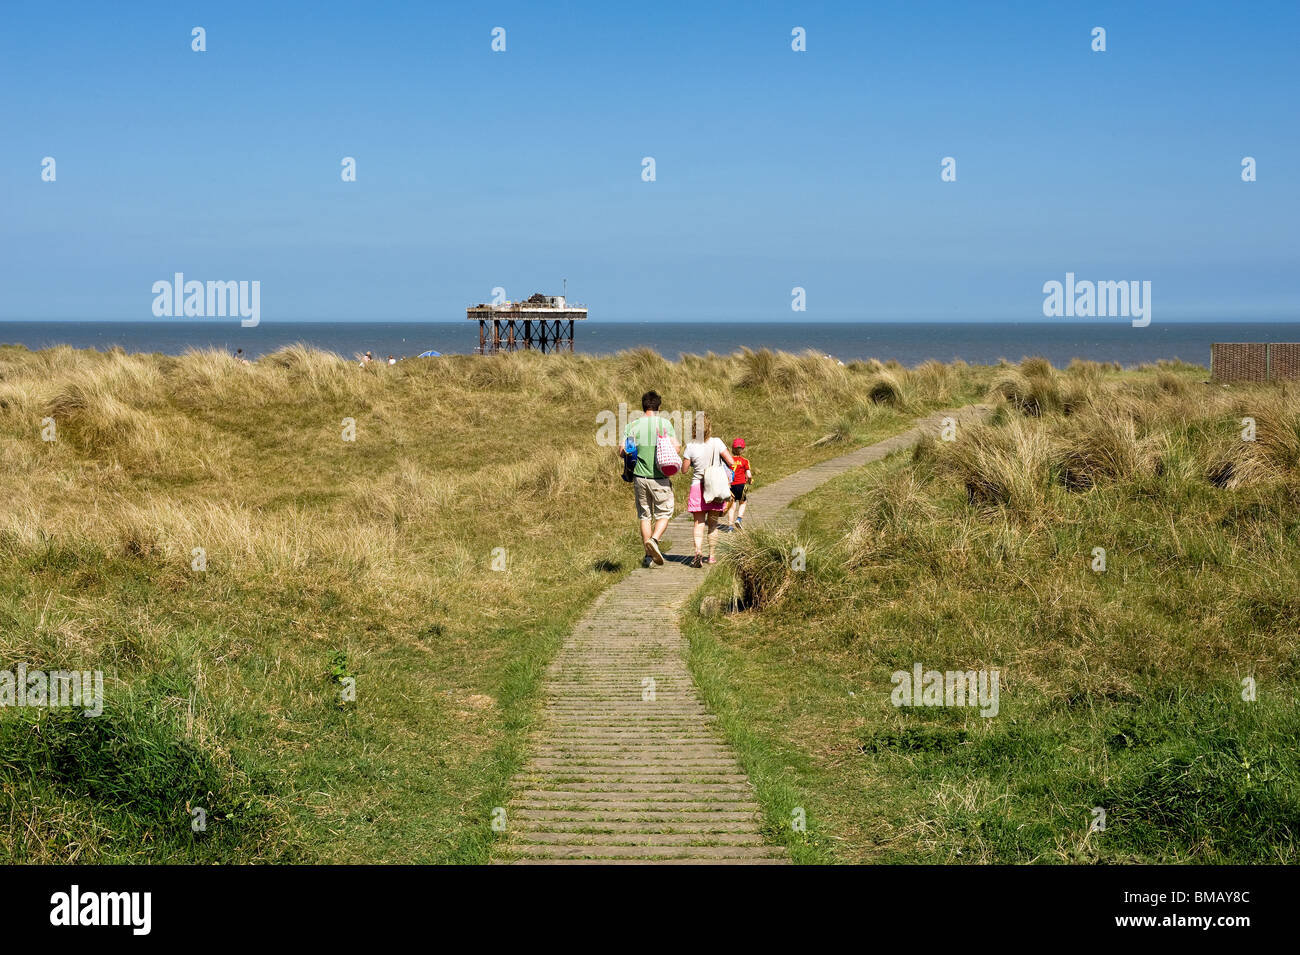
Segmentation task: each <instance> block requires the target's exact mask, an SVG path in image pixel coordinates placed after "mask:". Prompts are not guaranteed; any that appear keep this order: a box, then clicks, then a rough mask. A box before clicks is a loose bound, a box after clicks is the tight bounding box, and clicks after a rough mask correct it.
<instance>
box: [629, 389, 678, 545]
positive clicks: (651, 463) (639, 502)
mask: <svg viewBox="0 0 1300 955" xmlns="http://www.w3.org/2000/svg"><path fill="white" fill-rule="evenodd" d="M662 402H663V399H662V398H660V397H659V394H658V392H655V391H647V392H646V393H645V394H644V395H642V396H641V410H642V411H644V412H645V414H643V415H642V416H641V417H639V418H637V419H636V420H635V421H632V422H629V424H628V426H627V431H626V433H625V434H624V435H623V437H624V441H623V446H622V447H621V448H619V449H618V453H619V455H620V456H621V457H623V458H627V457H629V456H630V455H631V454H635V456H636V467H635V468H634V469H633V471H632V488H633V491H634V492H635V500H636V516H637V520H638V521H639V522H640V525H641V543H642V544H643V545H644V546H645V560H644V562H643V566H646V567H648V566H650V562H651V561H653V562H654V563H656V564H660V565H662V564H663V562H664V554H663V536H664V531H666V530H668V521H669V519H670V518H671V517H672V516H673V507H674V505H675V504H676V502H675V501H674V500H673V482H672V481H671V480H670V479H669V478H668V476H667V475H666V474H664V472H663V471H661V470H659V464H658V462H657V461H656V460H655V445H656V443H657V442H658V440H659V438H660V437H661V436H663V435H667V436H668V437H669V438H671V439H672V442H673V444H674V445H676V447H677V453H678V454H681V453H682V443H681V442H680V441H678V440H677V432H676V431H675V430H673V423H672V422H671V421H669V420H668V419H667V418H663V417H660V415H659V407H660V405H661V404H662Z"/></svg>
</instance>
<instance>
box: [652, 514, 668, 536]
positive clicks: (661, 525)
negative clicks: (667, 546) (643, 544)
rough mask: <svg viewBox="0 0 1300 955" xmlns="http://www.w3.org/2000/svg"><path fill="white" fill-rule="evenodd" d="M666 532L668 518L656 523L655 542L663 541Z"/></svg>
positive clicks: (660, 519)
mask: <svg viewBox="0 0 1300 955" xmlns="http://www.w3.org/2000/svg"><path fill="white" fill-rule="evenodd" d="M666 530H668V518H666V517H661V518H659V520H657V521H655V533H654V538H655V540H657V541H658V540H663V539H664V531H666Z"/></svg>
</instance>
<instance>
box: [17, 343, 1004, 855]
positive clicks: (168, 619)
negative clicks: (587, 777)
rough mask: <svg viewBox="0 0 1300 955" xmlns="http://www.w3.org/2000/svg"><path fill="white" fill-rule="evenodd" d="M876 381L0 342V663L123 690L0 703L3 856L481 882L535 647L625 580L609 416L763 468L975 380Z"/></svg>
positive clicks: (762, 587) (709, 363)
mask: <svg viewBox="0 0 1300 955" xmlns="http://www.w3.org/2000/svg"><path fill="white" fill-rule="evenodd" d="M891 374H894V375H896V376H897V377H898V379H899V385H900V387H901V388H902V390H903V393H904V399H905V402H906V407H905V408H904V406H899V407H897V408H896V407H894V406H892V405H877V404H875V403H874V402H873V401H872V400H871V398H870V396H869V394H868V387H867V384H868V380H869V378H870V375H871V372H868V371H867V370H865V369H850V368H849V367H848V366H842V365H839V364H838V363H837V362H834V361H828V360H827V359H826V358H825V357H824V356H819V355H812V354H804V355H785V354H778V353H772V352H755V353H745V354H740V355H731V356H717V355H706V356H687V357H685V358H683V359H682V360H681V361H677V362H669V361H665V360H664V359H663V358H661V357H660V356H658V355H657V354H655V353H653V352H651V351H649V350H645V349H641V350H637V351H632V352H627V353H624V354H622V355H619V356H614V357H612V358H602V359H597V358H592V357H588V356H582V355H545V356H543V355H539V354H535V353H515V354H507V355H498V356H493V357H478V356H453V357H448V358H443V359H433V360H418V361H417V360H408V361H404V362H401V363H399V364H398V365H396V366H394V367H387V366H381V365H372V366H367V367H360V366H359V365H358V364H357V362H355V361H348V360H345V359H342V358H340V357H338V356H335V355H331V354H328V353H324V352H320V351H317V350H315V349H312V348H309V347H306V346H304V345H293V346H289V347H286V348H282V349H279V350H278V351H275V352H273V353H271V354H268V355H264V356H262V357H261V358H260V359H258V360H257V361H255V362H251V363H245V362H241V361H237V360H235V359H234V358H232V357H231V356H230V355H228V354H225V353H222V352H218V351H190V352H188V353H186V354H183V355H179V356H163V355H129V354H127V353H125V352H123V351H120V350H114V351H109V352H95V351H81V350H76V349H71V348H54V349H48V350H43V351H38V352H32V351H28V350H27V349H24V348H13V347H0V466H3V468H4V473H5V481H6V485H5V492H6V507H5V508H4V510H3V511H2V512H0V658H3V660H2V661H0V669H12V668H13V667H14V666H16V665H17V664H18V663H20V662H22V663H26V664H27V665H28V666H29V667H37V666H39V667H43V668H47V669H48V668H58V667H66V668H74V667H75V668H83V669H84V668H90V669H99V670H102V671H103V672H104V673H105V675H106V683H107V685H108V686H109V687H110V688H111V690H110V692H109V698H108V700H107V701H106V714H105V717H103V718H101V720H102V721H101V722H94V721H89V720H88V719H87V718H84V717H81V716H77V715H75V714H73V715H67V714H63V713H52V714H44V716H49V717H51V718H50V719H46V718H44V716H42V717H41V718H40V719H36V720H28V719H26V718H25V717H26V716H28V715H30V714H22V713H18V714H15V713H14V712H13V711H12V710H9V709H5V710H0V748H2V749H3V751H4V752H5V754H6V758H5V759H4V760H0V858H3V859H4V860H5V861H20V862H21V861H40V862H55V861H77V862H270V861H298V860H302V861H315V862H362V861H364V862H378V861H394V862H425V861H435V862H438V861H483V860H484V859H486V858H487V854H488V852H489V850H490V848H491V846H492V840H493V838H494V835H493V833H492V831H491V829H490V826H489V820H490V815H491V809H492V807H494V806H497V805H503V804H504V800H506V799H508V796H509V780H510V778H511V776H512V775H513V773H514V772H515V770H516V768H517V767H518V765H519V763H520V760H521V759H522V758H523V754H524V752H525V746H526V741H527V737H528V733H529V730H530V728H531V726H532V721H533V720H534V719H535V714H536V707H537V687H538V685H539V681H540V680H541V675H542V674H543V673H544V672H545V666H546V664H547V662H548V661H549V659H550V656H551V654H552V653H553V652H554V651H555V649H556V647H557V646H558V644H559V641H560V639H561V638H562V636H563V634H564V632H565V631H566V629H567V628H568V627H569V626H570V625H571V624H572V623H573V621H574V620H575V619H576V617H577V615H578V614H579V613H581V611H582V610H583V608H584V607H585V606H587V605H588V603H589V602H590V601H591V600H592V599H593V598H594V596H595V595H596V594H597V593H599V592H600V590H601V589H603V588H604V587H606V586H607V585H608V583H609V582H610V580H611V579H613V578H614V577H616V576H617V575H619V574H622V573H626V572H629V571H630V570H631V569H632V568H633V567H634V566H635V565H636V564H637V562H638V558H637V555H638V554H639V552H640V548H639V544H638V542H637V540H638V538H637V533H636V530H635V525H634V522H633V521H632V520H631V506H630V502H629V491H628V488H627V486H626V485H624V484H623V483H622V482H621V481H620V480H619V479H618V473H619V468H618V464H617V461H616V459H615V457H614V450H613V449H614V446H615V445H616V444H617V443H618V438H619V437H620V435H619V434H618V433H617V431H618V416H619V414H620V405H623V406H624V409H625V410H626V409H631V410H632V411H633V412H635V411H636V410H637V409H638V401H639V398H640V395H641V393H642V392H643V391H646V390H648V389H651V388H653V389H655V390H657V391H659V392H660V393H661V394H662V395H663V396H664V403H665V410H666V411H668V412H669V413H670V414H672V413H677V414H679V415H680V414H681V413H682V412H684V411H691V412H694V411H707V412H709V413H710V415H711V416H712V418H713V421H714V426H715V429H716V432H717V433H718V434H719V435H720V436H725V437H726V438H728V439H729V438H731V437H744V438H745V439H746V441H747V444H748V447H749V449H750V451H749V455H750V457H751V458H752V459H753V460H754V462H755V465H756V467H757V468H759V469H760V473H761V474H762V475H763V477H764V480H774V479H776V478H778V477H780V476H781V475H782V474H784V473H788V472H789V471H792V470H795V469H797V468H799V467H804V466H806V465H808V464H810V463H814V462H816V461H818V460H821V459H822V458H824V457H828V456H830V455H832V454H835V453H837V452H839V451H840V450H842V449H844V448H846V447H851V446H853V445H854V444H855V443H858V442H861V441H864V440H875V439H877V438H879V437H883V436H885V435H887V434H889V433H891V432H892V431H894V430H899V429H902V428H903V427H906V425H907V423H908V421H909V418H908V415H909V414H910V413H911V411H912V409H919V411H920V412H924V411H926V410H933V409H934V408H935V407H936V402H937V401H938V400H939V399H940V397H942V396H945V395H947V396H950V397H951V399H952V400H953V401H956V402H961V401H964V400H969V399H971V398H973V397H974V396H976V395H978V394H980V393H981V392H982V391H983V390H984V388H985V387H986V386H987V382H986V381H984V380H983V379H982V378H981V375H982V374H983V372H982V371H981V370H980V369H963V370H954V371H953V372H952V373H950V374H945V373H942V372H937V371H935V370H934V369H931V370H930V371H929V372H928V373H927V375H926V376H920V377H915V378H914V377H913V376H912V375H911V373H909V372H907V371H906V370H904V369H898V368H895V369H891ZM941 386H942V388H943V389H946V391H943V390H941ZM47 419H48V420H47ZM611 420H612V421H613V424H610V423H609V422H610V421H611ZM47 425H49V427H47ZM828 434H829V435H831V436H832V440H830V441H826V442H822V439H823V438H825V437H826V436H827V435H828ZM44 435H48V437H49V438H50V440H44V439H43V436H44ZM683 496H684V495H679V497H683ZM756 573H758V570H757V567H756ZM755 581H756V588H757V591H756V592H760V593H761V594H762V597H761V599H778V600H779V599H782V598H781V596H780V593H781V586H782V585H781V582H780V580H779V579H777V578H772V579H771V580H768V579H767V578H763V577H762V576H761V574H760V575H759V576H758V577H756V578H755ZM773 594H776V595H777V596H776V597H775V598H772V595H773ZM345 676H347V677H352V678H355V679H356V681H357V687H358V696H357V699H356V701H355V702H354V703H348V704H347V705H342V704H341V703H340V700H339V687H340V680H341V679H342V678H343V677H345ZM132 792H135V793H137V794H138V797H137V799H136V801H135V802H131V799H130V796H129V795H128V794H129V793H132ZM195 805H199V806H202V807H204V808H206V809H207V811H208V822H209V829H208V835H206V836H204V837H203V838H201V839H199V838H196V836H195V834H194V833H193V831H192V830H191V829H190V816H189V810H190V808H193V807H194V806H195Z"/></svg>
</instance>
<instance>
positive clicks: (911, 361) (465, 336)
mask: <svg viewBox="0 0 1300 955" xmlns="http://www.w3.org/2000/svg"><path fill="white" fill-rule="evenodd" d="M574 338H575V344H574V350H575V351H576V352H580V353H582V354H587V355H609V354H612V353H615V352H620V351H624V350H626V349H630V348H650V349H653V350H654V351H656V352H658V353H660V354H661V355H663V356H664V357H666V358H671V359H676V358H678V357H679V356H681V355H683V354H695V355H703V354H706V353H708V352H713V353H715V354H730V353H732V352H735V351H738V350H740V349H742V348H750V349H760V348H770V349H773V350H781V351H790V352H801V351H805V350H808V349H811V350H812V351H815V352H817V353H818V354H821V355H831V356H834V357H835V358H838V359H840V360H841V361H852V360H853V359H866V358H878V359H880V360H881V361H888V360H890V359H895V360H897V361H899V362H901V363H902V364H904V365H907V366H914V365H917V364H920V363H921V362H923V361H926V360H928V359H936V360H938V361H944V362H946V361H952V360H954V359H957V358H961V359H964V360H965V361H967V362H970V363H972V364H989V363H995V362H997V361H998V360H999V359H1002V358H1005V359H1007V360H1009V361H1018V360H1020V359H1021V358H1023V357H1026V356H1031V355H1037V356H1042V357H1044V358H1046V359H1048V360H1049V361H1051V362H1052V364H1054V365H1057V366H1058V367H1059V366H1062V365H1065V364H1068V363H1069V361H1070V360H1071V359H1073V358H1083V359H1092V360H1095V361H1115V362H1119V363H1121V364H1122V365H1124V366H1134V365H1139V364H1143V363H1145V362H1154V361H1157V360H1160V359H1181V360H1183V361H1186V362H1190V363H1192V364H1197V365H1204V366H1208V365H1209V361H1210V345H1211V343H1213V342H1300V322H1294V321H1293V322H1286V321H1271V322H1246V321H1241V322H1237V321H1219V322H1193V321H1186V322H1172V321H1171V322H1167V323H1165V324H1157V323H1155V322H1153V323H1152V324H1150V325H1148V326H1147V327H1145V328H1135V327H1133V326H1132V325H1131V324H1130V323H1129V322H1127V321H1124V320H1115V321H1110V322H1086V321H1083V322H1081V321H1076V320H1070V319H1064V320H1057V321H1033V322H899V321H894V322H707V321H690V322H686V321H675V322H674V321H617V322H615V321H603V322H602V321H595V320H592V321H587V322H582V323H579V324H578V325H577V327H576V332H575V336H574ZM295 342H303V343H306V344H308V345H312V346H315V347H316V348H320V349H324V350H327V351H332V352H335V353H337V354H339V355H342V356H343V357H345V358H353V357H356V356H358V355H360V354H361V353H363V352H366V351H371V352H373V353H374V355H375V358H376V359H380V360H383V359H386V358H387V357H388V356H389V355H393V356H394V357H397V358H406V357H411V356H415V355H419V354H420V353H421V352H425V351H429V350H433V351H437V352H440V353H442V354H444V355H455V354H472V353H473V352H474V350H475V349H476V348H477V346H478V326H477V324H476V323H474V322H469V321H451V322H445V321H444V322H372V321H364V322H361V321H358V322H343V321H331V322H309V321H303V322H284V321H280V322H276V321H271V320H268V319H263V320H262V321H261V323H260V324H258V325H257V326H255V327H253V328H244V327H242V326H241V325H240V324H239V322H238V320H231V321H228V322H216V321H197V320H189V321H184V320H176V321H136V322H110V321H45V322H31V321H27V322H24V321H0V344H10V345H24V346H26V347H27V348H31V349H39V348H48V347H51V346H54V345H71V346H73V347H74V348H97V349H101V350H106V349H109V348H112V347H114V346H120V347H121V348H123V349H125V350H126V351H129V352H161V353H163V354H169V355H176V354H181V353H182V352H185V351H186V350H188V349H191V348H217V349H224V350H226V351H231V352H233V351H234V350H235V349H237V348H242V349H243V350H244V354H245V355H247V356H249V357H251V358H256V357H257V356H259V355H262V354H265V353H267V352H271V351H275V350H276V349H278V348H281V347H283V346H285V345H289V344H293V343H295Z"/></svg>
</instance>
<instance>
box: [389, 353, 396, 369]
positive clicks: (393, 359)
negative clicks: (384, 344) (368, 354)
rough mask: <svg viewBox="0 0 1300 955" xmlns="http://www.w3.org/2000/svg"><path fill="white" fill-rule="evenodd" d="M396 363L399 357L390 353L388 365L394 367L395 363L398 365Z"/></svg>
mask: <svg viewBox="0 0 1300 955" xmlns="http://www.w3.org/2000/svg"><path fill="white" fill-rule="evenodd" d="M396 364H397V359H396V358H394V357H393V356H392V355H389V356H388V365H389V367H392V366H393V365H396Z"/></svg>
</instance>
